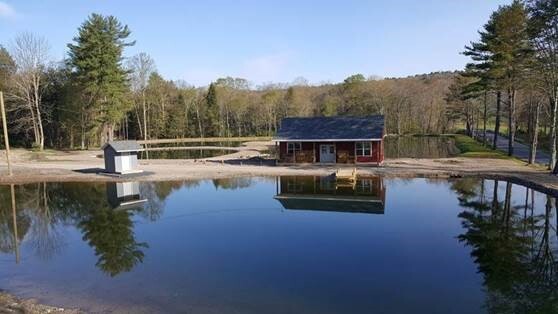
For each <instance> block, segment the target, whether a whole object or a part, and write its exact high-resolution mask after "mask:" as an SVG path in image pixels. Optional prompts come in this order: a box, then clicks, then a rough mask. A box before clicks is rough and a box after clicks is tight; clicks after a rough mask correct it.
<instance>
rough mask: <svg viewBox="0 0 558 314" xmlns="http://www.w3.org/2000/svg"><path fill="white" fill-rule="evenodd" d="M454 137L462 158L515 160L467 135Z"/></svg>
mask: <svg viewBox="0 0 558 314" xmlns="http://www.w3.org/2000/svg"><path fill="white" fill-rule="evenodd" d="M452 137H453V139H454V140H455V146H456V147H457V149H459V151H460V154H459V156H461V157H471V158H497V159H515V158H514V157H510V156H508V155H507V154H506V153H504V152H503V151H500V150H493V149H491V148H490V147H486V146H484V145H482V144H481V143H479V142H478V141H477V140H475V139H473V138H471V137H469V136H467V135H462V134H456V135H453V136H452Z"/></svg>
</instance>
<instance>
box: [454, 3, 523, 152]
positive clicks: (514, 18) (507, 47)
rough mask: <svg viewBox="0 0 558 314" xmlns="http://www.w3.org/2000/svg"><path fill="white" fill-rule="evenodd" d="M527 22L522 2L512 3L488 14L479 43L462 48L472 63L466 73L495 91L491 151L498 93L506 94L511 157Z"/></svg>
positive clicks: (497, 107)
mask: <svg viewBox="0 0 558 314" xmlns="http://www.w3.org/2000/svg"><path fill="white" fill-rule="evenodd" d="M527 22H528V19H527V11H526V9H525V6H524V5H523V3H522V2H520V1H518V0H515V1H513V3H512V4H510V5H506V6H501V7H500V8H498V10H496V11H495V12H494V13H493V14H492V16H491V17H490V20H489V21H488V23H487V24H486V25H485V26H484V30H483V31H481V32H479V34H480V36H481V39H480V41H479V42H474V43H471V45H470V46H466V47H465V52H464V54H465V55H466V56H469V57H471V59H472V60H473V63H470V64H468V65H467V70H468V71H469V72H470V73H473V74H476V75H477V77H478V78H479V79H480V81H479V84H483V85H485V86H486V87H489V86H491V88H493V89H495V90H496V99H497V103H496V123H495V129H494V142H493V146H494V148H496V142H497V137H498V133H499V129H500V112H501V99H502V97H501V94H502V91H503V90H504V91H506V94H507V105H508V154H509V155H510V156H511V155H513V148H514V142H515V131H516V112H515V111H516V93H517V90H518V89H519V87H520V82H521V79H522V77H523V73H524V71H525V67H526V65H527V64H528V63H529V58H530V54H531V49H530V43H529V36H528V32H527V25H528V24H527Z"/></svg>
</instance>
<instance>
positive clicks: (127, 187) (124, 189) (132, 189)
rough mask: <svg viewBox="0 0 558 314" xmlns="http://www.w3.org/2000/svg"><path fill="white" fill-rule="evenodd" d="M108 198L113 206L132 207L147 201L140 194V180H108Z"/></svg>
mask: <svg viewBox="0 0 558 314" xmlns="http://www.w3.org/2000/svg"><path fill="white" fill-rule="evenodd" d="M107 200H108V203H109V204H110V206H111V207H112V208H132V207H137V206H141V205H142V204H143V203H145V202H146V200H145V199H142V198H141V196H140V187H139V183H138V182H108V183H107Z"/></svg>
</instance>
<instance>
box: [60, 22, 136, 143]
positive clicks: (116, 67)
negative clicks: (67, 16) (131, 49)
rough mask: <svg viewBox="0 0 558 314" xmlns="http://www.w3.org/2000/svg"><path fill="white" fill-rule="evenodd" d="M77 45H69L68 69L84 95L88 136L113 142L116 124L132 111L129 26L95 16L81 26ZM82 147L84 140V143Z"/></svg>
mask: <svg viewBox="0 0 558 314" xmlns="http://www.w3.org/2000/svg"><path fill="white" fill-rule="evenodd" d="M78 33H79V34H78V36H77V37H75V38H74V44H69V45H68V48H69V50H70V51H69V57H70V58H69V65H70V66H71V67H72V68H73V70H74V75H75V79H76V81H77V82H78V84H79V86H80V88H81V89H82V93H83V95H84V102H83V108H82V112H81V114H82V115H83V117H84V119H83V120H84V122H85V124H86V125H85V126H84V127H85V128H84V132H82V137H83V136H85V133H88V134H89V135H100V137H101V142H103V141H106V140H111V139H112V137H113V135H114V129H115V127H116V124H117V123H119V121H121V120H122V118H123V117H124V115H125V114H126V112H127V111H128V110H129V108H130V102H129V101H128V100H127V97H126V96H127V95H126V94H127V93H128V90H129V87H128V81H127V72H126V70H124V68H123V66H122V59H123V57H122V53H123V50H124V48H125V47H127V46H131V45H133V44H134V42H127V41H126V39H127V38H128V36H130V30H129V29H128V26H125V25H122V24H121V23H120V22H119V21H118V20H117V19H116V18H115V17H114V16H103V15H100V14H95V13H94V14H92V15H90V16H89V18H88V19H87V20H86V21H85V22H84V23H83V24H82V25H81V26H80V28H79V30H78ZM82 145H83V140H82Z"/></svg>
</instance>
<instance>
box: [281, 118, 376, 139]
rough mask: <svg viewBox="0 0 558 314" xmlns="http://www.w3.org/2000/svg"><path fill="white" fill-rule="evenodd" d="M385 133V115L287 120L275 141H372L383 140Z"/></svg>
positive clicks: (283, 121) (283, 122)
mask: <svg viewBox="0 0 558 314" xmlns="http://www.w3.org/2000/svg"><path fill="white" fill-rule="evenodd" d="M383 132H384V116H383V115H375V116H366V117H348V116H339V117H312V118H285V119H283V120H282V121H281V127H280V128H279V131H278V132H277V135H276V136H275V138H274V140H275V141H287V140H303V141H304V140H306V141H309V140H316V141H328V140H338V141H339V140H349V141H351V140H370V139H381V138H382V137H383Z"/></svg>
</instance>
